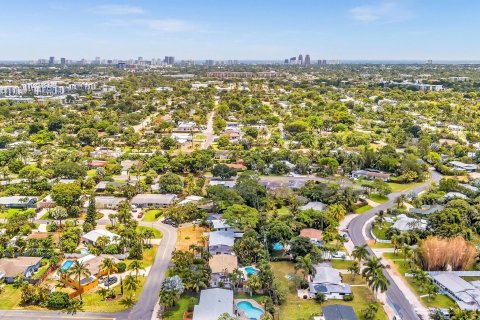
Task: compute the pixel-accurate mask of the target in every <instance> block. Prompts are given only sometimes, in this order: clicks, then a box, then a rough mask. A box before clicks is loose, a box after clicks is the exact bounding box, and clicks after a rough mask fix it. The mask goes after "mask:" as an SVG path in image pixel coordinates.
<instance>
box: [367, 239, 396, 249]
mask: <svg viewBox="0 0 480 320" xmlns="http://www.w3.org/2000/svg"><path fill="white" fill-rule="evenodd" d="M368 246H369V247H370V248H372V249H386V248H393V246H392V244H391V243H380V242H375V241H374V240H371V241H369V242H368Z"/></svg>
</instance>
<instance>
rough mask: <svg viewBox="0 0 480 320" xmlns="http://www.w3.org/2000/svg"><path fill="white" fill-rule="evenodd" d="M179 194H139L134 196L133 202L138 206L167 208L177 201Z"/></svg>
mask: <svg viewBox="0 0 480 320" xmlns="http://www.w3.org/2000/svg"><path fill="white" fill-rule="evenodd" d="M176 199H177V195H175V194H150V193H143V194H137V195H136V196H135V197H133V198H132V200H131V204H132V205H135V206H137V207H138V208H150V207H154V208H166V207H168V206H171V205H172V204H174V203H175V200H176Z"/></svg>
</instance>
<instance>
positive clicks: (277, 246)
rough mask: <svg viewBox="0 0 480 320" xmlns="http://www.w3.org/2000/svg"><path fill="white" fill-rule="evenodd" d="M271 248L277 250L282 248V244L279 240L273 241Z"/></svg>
mask: <svg viewBox="0 0 480 320" xmlns="http://www.w3.org/2000/svg"><path fill="white" fill-rule="evenodd" d="M272 248H273V250H277V251H280V250H283V244H281V243H280V242H277V243H274V244H273V246H272Z"/></svg>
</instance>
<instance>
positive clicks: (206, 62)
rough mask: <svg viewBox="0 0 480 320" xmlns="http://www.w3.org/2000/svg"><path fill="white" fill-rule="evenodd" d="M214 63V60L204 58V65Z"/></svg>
mask: <svg viewBox="0 0 480 320" xmlns="http://www.w3.org/2000/svg"><path fill="white" fill-rule="evenodd" d="M214 64H215V60H211V59H209V60H205V65H206V66H213V65H214Z"/></svg>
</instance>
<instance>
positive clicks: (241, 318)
mask: <svg viewBox="0 0 480 320" xmlns="http://www.w3.org/2000/svg"><path fill="white" fill-rule="evenodd" d="M242 301H246V302H250V303H251V304H252V306H254V307H255V308H258V309H260V310H262V311H263V312H264V313H265V309H264V308H263V307H262V306H261V305H260V304H259V303H258V302H257V301H255V300H253V299H235V300H234V301H233V304H234V306H235V311H236V313H237V315H238V320H250V319H249V318H248V317H247V316H246V315H245V313H244V312H243V310H242V309H240V308H238V307H237V304H238V303H240V302H242Z"/></svg>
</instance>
